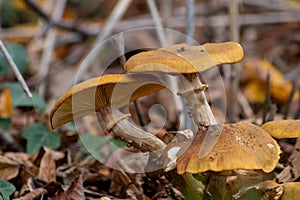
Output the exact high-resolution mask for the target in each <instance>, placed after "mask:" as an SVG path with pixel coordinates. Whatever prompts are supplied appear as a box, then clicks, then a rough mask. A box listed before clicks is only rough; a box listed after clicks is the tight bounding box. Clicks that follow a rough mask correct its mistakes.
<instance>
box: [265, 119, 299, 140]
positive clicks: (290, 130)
mask: <svg viewBox="0 0 300 200" xmlns="http://www.w3.org/2000/svg"><path fill="white" fill-rule="evenodd" d="M261 127H262V128H263V129H264V130H265V131H267V132H268V133H269V134H270V135H271V136H272V137H274V138H277V139H283V138H297V137H300V120H275V121H270V122H267V123H265V124H263V125H262V126H261Z"/></svg>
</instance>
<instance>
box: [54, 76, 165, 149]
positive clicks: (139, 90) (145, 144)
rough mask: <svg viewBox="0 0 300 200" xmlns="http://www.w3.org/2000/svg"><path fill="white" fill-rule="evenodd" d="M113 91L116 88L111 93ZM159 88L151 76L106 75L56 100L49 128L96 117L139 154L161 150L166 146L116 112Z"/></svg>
mask: <svg viewBox="0 0 300 200" xmlns="http://www.w3.org/2000/svg"><path fill="white" fill-rule="evenodd" d="M117 87H120V88H118V89H116V90H117V91H114V90H115V88H117ZM163 88H164V86H163V85H161V84H160V82H159V81H158V79H156V78H155V77H154V76H151V75H134V76H133V75H132V76H128V75H124V74H108V75H104V76H101V77H97V78H93V79H89V80H87V81H84V82H82V83H80V84H77V85H75V86H74V87H72V88H71V89H70V90H69V91H68V92H66V93H65V94H64V95H63V96H62V97H60V99H59V100H58V101H57V102H56V104H55V105H54V107H53V109H52V111H51V114H50V120H51V125H52V127H53V128H56V127H58V126H60V125H63V124H65V123H67V122H69V121H73V120H75V119H78V118H81V117H83V116H86V115H89V114H95V113H100V114H101V115H102V118H103V120H104V122H105V125H106V127H105V129H106V130H108V131H110V132H113V133H114V134H115V135H116V136H118V137H119V138H121V139H123V140H125V141H126V142H128V143H130V144H132V145H133V146H134V147H136V148H138V149H140V150H141V151H143V152H148V151H158V150H159V149H161V150H162V149H164V148H165V146H166V145H165V144H164V143H163V142H162V141H161V140H160V139H159V138H157V137H155V136H154V135H152V134H151V133H148V132H145V131H143V130H142V129H141V128H139V127H138V126H136V125H135V124H133V123H131V122H130V121H129V119H128V118H129V117H130V115H128V114H127V115H124V114H122V113H121V112H120V111H119V110H118V109H117V108H118V107H122V106H124V105H126V103H129V102H131V101H134V100H135V99H137V98H139V97H142V96H145V95H148V94H150V93H152V92H155V91H158V90H160V89H163ZM114 92H115V93H116V94H114ZM130 93H132V94H130ZM112 102H114V103H112ZM111 104H112V105H111Z"/></svg>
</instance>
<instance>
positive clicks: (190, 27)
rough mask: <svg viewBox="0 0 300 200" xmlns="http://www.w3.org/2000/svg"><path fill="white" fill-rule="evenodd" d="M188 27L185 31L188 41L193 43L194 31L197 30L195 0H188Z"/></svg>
mask: <svg viewBox="0 0 300 200" xmlns="http://www.w3.org/2000/svg"><path fill="white" fill-rule="evenodd" d="M185 3H186V14H185V15H186V28H185V32H186V34H187V36H188V37H187V39H186V42H187V43H188V44H192V43H193V38H194V32H195V19H194V17H195V16H194V13H195V10H194V0H186V1H185Z"/></svg>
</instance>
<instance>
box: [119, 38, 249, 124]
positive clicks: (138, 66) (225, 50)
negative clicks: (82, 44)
mask: <svg viewBox="0 0 300 200" xmlns="http://www.w3.org/2000/svg"><path fill="white" fill-rule="evenodd" d="M243 56H244V52H243V49H242V47H241V46H240V45H239V44H238V43H235V42H224V43H207V44H204V45H200V46H191V45H189V44H176V45H173V46H169V47H166V48H160V49H157V50H152V51H148V52H142V53H139V54H136V55H134V56H132V57H131V58H130V59H128V61H127V62H126V63H125V66H124V68H125V71H128V72H135V73H139V72H164V73H169V74H173V75H176V74H177V75H178V74H182V75H183V76H180V83H179V86H180V92H179V95H181V96H183V97H184V98H185V99H186V102H187V106H188V108H189V112H190V115H191V117H192V119H193V120H194V122H195V124H196V125H198V124H205V125H211V124H217V121H216V119H215V118H214V116H213V114H212V112H211V109H210V107H209V105H208V103H207V101H206V97H205V95H204V92H203V91H204V90H205V88H207V86H206V85H203V84H202V83H201V82H200V80H199V77H198V73H199V72H203V71H205V70H208V69H210V68H212V67H214V66H216V65H220V64H229V63H236V62H239V61H240V60H241V59H242V58H243Z"/></svg>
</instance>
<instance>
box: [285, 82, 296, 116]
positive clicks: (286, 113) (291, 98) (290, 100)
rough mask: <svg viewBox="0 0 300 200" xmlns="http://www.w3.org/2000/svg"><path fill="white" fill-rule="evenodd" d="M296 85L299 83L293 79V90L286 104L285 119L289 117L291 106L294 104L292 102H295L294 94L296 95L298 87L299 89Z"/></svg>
mask: <svg viewBox="0 0 300 200" xmlns="http://www.w3.org/2000/svg"><path fill="white" fill-rule="evenodd" d="M296 85H297V84H296V83H295V82H294V81H293V84H292V90H291V92H290V95H289V99H288V102H287V104H286V108H285V111H284V115H283V119H287V117H288V114H289V112H290V108H291V105H292V102H293V98H294V95H295V92H296V89H297V87H296Z"/></svg>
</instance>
